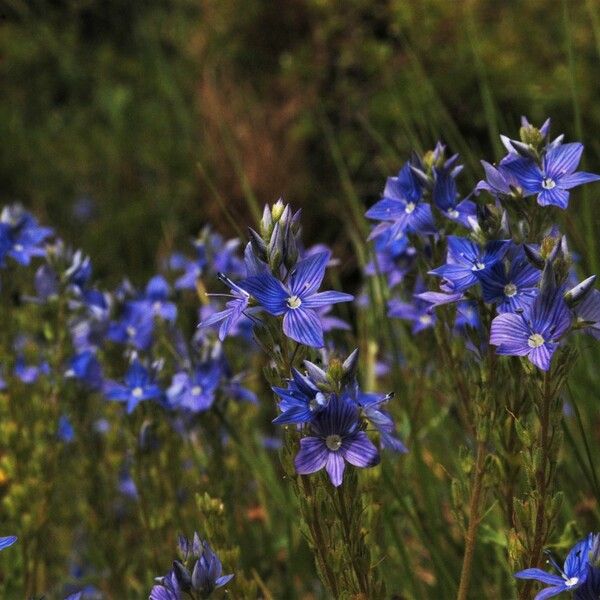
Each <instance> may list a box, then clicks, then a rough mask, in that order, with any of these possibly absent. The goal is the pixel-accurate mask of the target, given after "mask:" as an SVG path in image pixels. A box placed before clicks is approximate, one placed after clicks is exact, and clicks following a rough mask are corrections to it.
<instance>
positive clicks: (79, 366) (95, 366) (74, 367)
mask: <svg viewBox="0 0 600 600" xmlns="http://www.w3.org/2000/svg"><path fill="white" fill-rule="evenodd" d="M65 377H73V378H74V379H78V380H79V381H81V382H83V383H85V384H86V385H87V386H89V387H90V388H91V389H93V390H98V389H100V388H101V387H102V382H103V375H102V367H101V366H100V363H99V362H98V359H97V358H96V355H95V354H94V353H93V352H92V351H91V350H84V351H83V352H80V353H79V354H76V355H75V356H74V357H73V358H72V359H71V360H70V361H69V369H68V370H67V371H66V372H65Z"/></svg>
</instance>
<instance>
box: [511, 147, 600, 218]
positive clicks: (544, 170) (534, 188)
mask: <svg viewBox="0 0 600 600" xmlns="http://www.w3.org/2000/svg"><path fill="white" fill-rule="evenodd" d="M582 152H583V144H579V143H571V144H559V145H557V146H554V147H551V148H550V149H548V151H547V152H546V153H545V154H544V156H543V158H542V164H541V166H540V165H538V164H537V163H536V162H535V161H534V160H533V159H529V158H524V157H518V158H515V159H514V160H510V161H507V162H506V163H504V167H505V168H506V170H508V171H509V172H510V173H512V175H513V176H514V177H515V178H516V179H517V181H518V182H519V184H520V186H521V187H522V188H523V190H524V191H525V193H526V195H532V194H535V195H536V196H537V202H538V204H539V205H540V206H558V207H559V208H563V209H564V208H567V206H568V205H569V190H571V189H572V188H574V187H576V186H578V185H583V184H585V183H590V182H592V181H598V180H600V175H595V174H594V173H585V172H584V171H578V172H576V171H575V169H577V165H579V161H580V160H581V154H582Z"/></svg>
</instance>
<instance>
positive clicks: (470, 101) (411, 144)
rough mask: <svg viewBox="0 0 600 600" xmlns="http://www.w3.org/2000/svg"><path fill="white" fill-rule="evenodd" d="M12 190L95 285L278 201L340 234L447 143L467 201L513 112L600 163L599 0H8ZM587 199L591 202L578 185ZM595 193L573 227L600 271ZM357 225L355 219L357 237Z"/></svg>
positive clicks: (512, 126)
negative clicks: (413, 163) (388, 181)
mask: <svg viewBox="0 0 600 600" xmlns="http://www.w3.org/2000/svg"><path fill="white" fill-rule="evenodd" d="M0 6H1V9H0V12H1V19H2V21H1V31H2V35H1V36H0V53H1V56H2V60H1V62H0V77H1V84H2V94H1V96H0V138H1V139H2V144H1V150H0V187H1V189H2V191H3V197H4V201H5V202H11V201H20V202H23V203H24V204H25V205H26V206H27V207H29V208H32V209H33V210H34V211H35V212H36V213H37V214H38V215H39V216H40V217H41V218H42V220H44V221H45V222H48V223H52V224H53V225H55V226H57V228H58V230H59V233H60V234H61V235H62V236H64V238H65V239H67V240H70V241H71V242H72V243H73V245H74V246H76V247H82V248H83V249H84V250H85V251H86V252H88V253H89V254H90V255H92V256H93V259H94V263H95V269H96V273H97V274H98V276H99V277H100V278H101V279H102V278H103V277H117V278H118V277H121V276H122V275H123V274H125V273H127V274H128V275H129V276H130V277H131V278H132V279H133V280H134V281H136V282H141V281H143V280H144V279H145V277H147V276H148V275H149V274H151V273H152V272H154V269H155V266H156V261H157V256H160V255H161V254H163V253H164V252H166V251H167V250H168V249H170V247H171V246H172V245H173V243H174V240H177V241H178V242H181V241H183V240H187V238H190V237H191V236H193V235H195V234H196V233H197V231H198V230H199V228H200V227H201V226H202V225H203V224H204V223H205V222H207V221H213V222H215V223H217V224H218V226H219V229H220V230H221V231H222V232H223V233H225V234H231V235H234V234H235V233H236V231H235V228H236V227H237V226H238V224H240V223H249V222H251V220H252V217H253V214H255V213H256V211H257V210H258V208H259V207H261V206H262V205H263V204H264V203H265V202H271V201H274V200H275V199H276V198H277V197H278V196H280V195H284V197H285V198H286V200H287V201H289V202H292V203H293V204H294V205H295V206H301V207H304V208H305V209H306V210H305V217H304V219H305V236H306V238H307V241H315V240H317V239H318V240H319V241H323V242H326V243H330V244H333V245H334V248H335V251H336V252H337V253H339V254H341V256H342V257H347V258H348V259H349V260H350V261H351V260H352V254H353V248H352V246H351V244H350V243H349V241H350V240H349V237H350V236H349V235H348V234H344V233H340V232H344V231H348V229H349V228H348V227H347V225H349V224H350V225H352V226H353V227H355V228H360V227H361V226H362V225H360V224H359V223H358V221H357V217H358V215H359V213H360V212H362V208H363V207H364V206H367V205H368V204H370V203H371V202H372V201H374V200H375V199H376V198H377V197H378V195H379V194H380V192H381V189H382V186H383V182H384V178H385V177H386V176H387V175H390V174H393V173H394V172H395V171H397V170H398V168H399V167H400V165H401V163H402V161H403V160H404V159H405V158H406V157H407V156H408V153H409V152H410V150H411V149H412V148H417V149H423V148H424V147H431V146H432V145H433V144H434V142H435V141H436V140H437V139H438V138H441V139H443V140H444V141H446V142H447V143H448V144H449V145H450V148H451V150H452V151H456V152H460V153H461V155H462V158H463V160H464V162H465V163H466V166H467V169H466V176H463V177H462V182H463V186H464V187H463V189H462V191H463V193H465V194H466V193H468V192H469V191H470V188H471V185H472V184H473V183H474V182H475V181H476V180H477V178H478V177H479V176H480V174H481V169H480V166H479V163H478V159H479V158H481V157H486V158H487V159H488V160H493V159H494V158H497V157H498V156H499V152H500V146H499V139H498V134H499V133H500V132H507V133H512V134H516V129H517V128H518V123H519V118H520V115H522V114H525V115H527V116H529V118H530V120H532V122H534V123H538V124H539V123H540V122H541V121H542V120H543V119H544V118H545V117H546V116H547V115H549V116H552V118H553V122H554V128H553V130H554V132H555V133H559V132H562V131H564V132H565V133H566V134H567V141H569V140H571V141H572V140H574V139H580V140H582V141H583V142H584V143H585V144H586V152H585V155H584V156H585V160H586V161H587V164H585V165H584V167H585V168H586V169H588V170H596V171H598V170H600V140H599V139H598V137H597V135H596V132H598V131H600V85H598V82H599V81H600V68H599V66H598V64H599V63H598V61H599V58H600V2H598V0H564V1H561V0H546V1H544V0H506V1H503V2H497V1H494V0H465V1H462V2H452V1H447V0H389V1H385V2H370V1H368V0H346V1H344V2H336V1H333V0H305V1H300V0H284V1H281V2H272V1H270V0H262V1H261V0H252V1H248V0H244V1H231V2H222V1H220V0H219V1H215V0H143V1H138V2H129V1H126V0H57V1H54V2H48V1H43V0H27V1H25V0H4V2H2V3H1V4H0ZM586 194H587V195H588V196H589V197H586V196H585V195H586ZM596 194H597V191H595V188H592V189H591V190H590V191H588V192H583V191H582V192H580V193H578V194H577V198H578V199H577V201H576V202H575V203H574V206H573V208H574V210H572V211H570V215H571V216H570V217H569V219H570V221H569V223H567V224H566V226H567V228H568V232H569V234H570V235H571V238H572V239H573V240H574V243H575V244H579V245H583V244H584V243H586V244H587V251H586V256H587V257H588V260H590V261H591V262H592V265H590V266H597V263H598V260H597V254H598V252H597V246H596V237H597V236H598V234H599V233H600V226H599V223H600V217H598V211H597V210H595V208H594V207H595V202H596V199H595V198H594V197H593V196H594V195H596ZM350 229H352V227H351V228H350Z"/></svg>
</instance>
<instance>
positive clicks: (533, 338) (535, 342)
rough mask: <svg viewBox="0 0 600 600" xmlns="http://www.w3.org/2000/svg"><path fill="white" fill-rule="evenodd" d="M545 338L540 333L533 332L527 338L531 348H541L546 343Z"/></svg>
mask: <svg viewBox="0 0 600 600" xmlns="http://www.w3.org/2000/svg"><path fill="white" fill-rule="evenodd" d="M545 341H546V340H544V338H543V337H542V336H541V335H540V334H539V333H532V334H531V335H530V336H529V339H528V340H527V345H528V346H529V347H530V348H539V347H540V346H543V345H544V342H545Z"/></svg>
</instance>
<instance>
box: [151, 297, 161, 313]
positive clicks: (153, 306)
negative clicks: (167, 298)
mask: <svg viewBox="0 0 600 600" xmlns="http://www.w3.org/2000/svg"><path fill="white" fill-rule="evenodd" d="M161 306H162V304H161V302H160V300H157V301H156V302H155V303H154V304H153V305H152V308H153V310H154V312H158V311H159V310H160V307H161Z"/></svg>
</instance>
